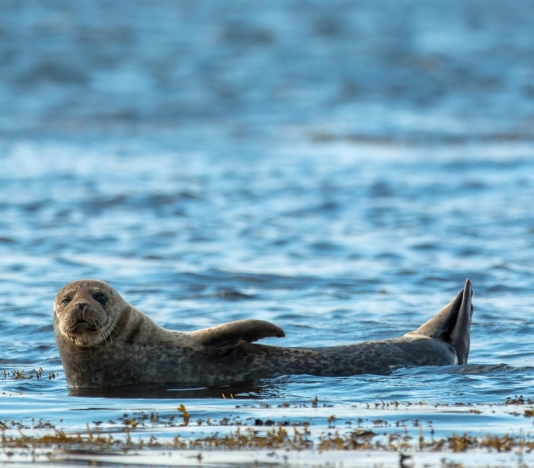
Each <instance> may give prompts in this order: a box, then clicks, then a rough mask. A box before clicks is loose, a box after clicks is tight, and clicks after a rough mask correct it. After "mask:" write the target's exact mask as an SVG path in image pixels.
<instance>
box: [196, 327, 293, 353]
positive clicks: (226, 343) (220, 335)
mask: <svg viewBox="0 0 534 468" xmlns="http://www.w3.org/2000/svg"><path fill="white" fill-rule="evenodd" d="M190 334H191V335H192V336H193V337H195V338H196V339H198V342H197V343H198V345H200V350H201V351H206V352H222V353H224V352H227V351H230V350H231V349H233V348H235V347H236V346H238V345H239V344H240V343H242V342H244V341H245V342H248V343H252V342H254V341H258V340H261V339H262V338H269V337H275V338H283V337H284V336H286V334H285V333H284V330H282V329H281V328H280V327H278V326H276V325H274V324H273V323H270V322H266V321H264V320H251V319H249V320H236V321H235V322H229V323H225V324H223V325H219V326H217V327H213V328H206V329H204V330H198V331H195V332H191V333H190Z"/></svg>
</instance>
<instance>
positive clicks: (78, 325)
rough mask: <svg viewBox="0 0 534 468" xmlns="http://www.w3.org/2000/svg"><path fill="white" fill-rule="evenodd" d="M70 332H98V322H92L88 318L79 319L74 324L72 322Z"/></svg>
mask: <svg viewBox="0 0 534 468" xmlns="http://www.w3.org/2000/svg"><path fill="white" fill-rule="evenodd" d="M68 331H69V333H74V334H77V333H86V332H88V331H90V332H96V331H98V327H97V325H96V323H90V322H88V321H87V320H84V319H77V320H76V322H75V323H74V324H72V325H71V326H70V327H69V330H68Z"/></svg>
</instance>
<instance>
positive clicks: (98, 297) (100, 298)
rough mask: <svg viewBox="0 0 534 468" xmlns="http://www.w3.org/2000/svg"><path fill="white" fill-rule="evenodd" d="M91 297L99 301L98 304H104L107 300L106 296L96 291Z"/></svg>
mask: <svg viewBox="0 0 534 468" xmlns="http://www.w3.org/2000/svg"><path fill="white" fill-rule="evenodd" d="M93 298H94V299H96V300H97V301H98V302H100V304H105V303H106V302H108V298H107V297H106V296H104V294H102V293H96V294H95V295H93Z"/></svg>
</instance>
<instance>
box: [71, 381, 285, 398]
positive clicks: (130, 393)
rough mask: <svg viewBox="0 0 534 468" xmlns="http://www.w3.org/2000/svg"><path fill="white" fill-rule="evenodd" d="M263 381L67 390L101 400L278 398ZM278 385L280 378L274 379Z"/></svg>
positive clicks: (271, 382)
mask: <svg viewBox="0 0 534 468" xmlns="http://www.w3.org/2000/svg"><path fill="white" fill-rule="evenodd" d="M272 380H273V381H270V380H269V379H262V380H256V381H246V382H239V383H236V384H232V385H225V386H221V387H201V388H176V386H173V385H176V384H161V383H160V384H143V385H125V386H122V387H105V388H79V387H71V388H69V395H70V396H77V397H78V396H79V397H103V398H161V399H163V398H165V399H184V398H188V399H195V398H199V399H201V398H220V399H224V398H226V399H245V398H246V399H260V398H273V397H276V396H277V395H278V391H277V389H276V388H275V385H274V380H275V379H272ZM276 380H277V383H280V382H279V380H280V379H276Z"/></svg>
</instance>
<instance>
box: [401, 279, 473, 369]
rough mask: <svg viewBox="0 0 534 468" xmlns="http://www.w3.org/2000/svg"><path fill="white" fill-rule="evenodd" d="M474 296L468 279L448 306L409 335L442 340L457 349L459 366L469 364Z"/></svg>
mask: <svg viewBox="0 0 534 468" xmlns="http://www.w3.org/2000/svg"><path fill="white" fill-rule="evenodd" d="M472 296H473V290H472V288H471V280H469V279H467V280H466V281H465V286H464V289H463V290H462V291H460V292H459V293H458V294H457V295H456V297H455V298H454V299H453V300H452V301H451V302H450V303H449V304H448V305H446V306H445V307H444V308H443V309H441V311H440V312H439V313H438V314H437V315H436V316H434V317H433V318H431V319H430V320H429V321H428V322H425V323H424V324H423V325H421V326H420V327H419V328H418V329H417V330H415V331H413V332H410V333H407V335H424V336H428V337H430V338H435V339H442V340H443V341H445V342H446V343H449V344H450V345H451V346H452V347H453V348H454V349H455V351H456V356H457V357H458V364H467V358H468V357H469V345H470V340H471V338H470V337H471V333H470V330H471V317H472V315H473V309H474V307H473V306H472V304H471V297H472Z"/></svg>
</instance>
